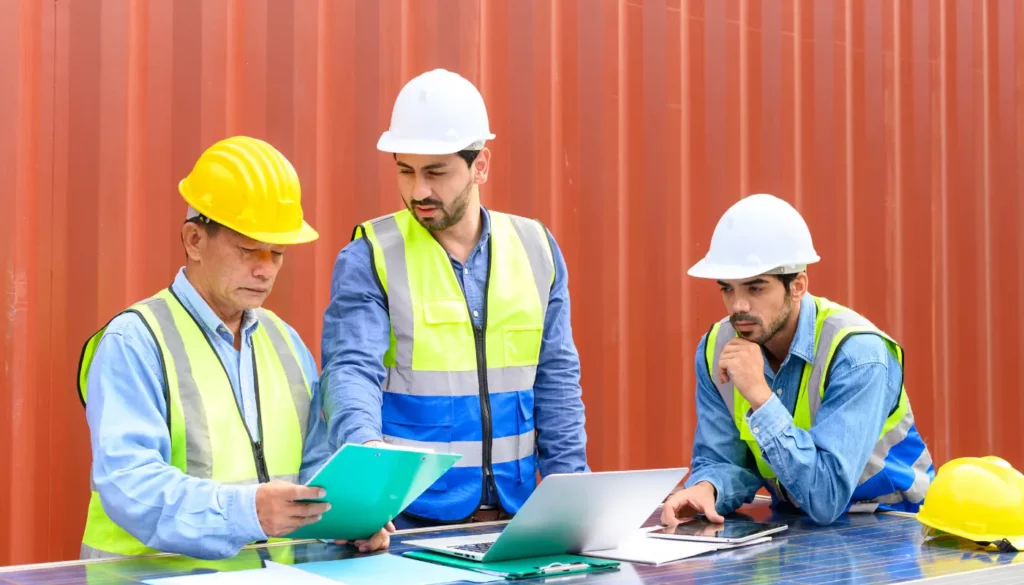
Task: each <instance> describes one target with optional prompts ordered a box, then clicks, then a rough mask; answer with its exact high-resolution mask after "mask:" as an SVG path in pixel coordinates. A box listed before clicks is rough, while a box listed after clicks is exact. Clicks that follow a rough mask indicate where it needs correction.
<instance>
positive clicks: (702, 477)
mask: <svg viewBox="0 0 1024 585" xmlns="http://www.w3.org/2000/svg"><path fill="white" fill-rule="evenodd" d="M713 476H714V473H713V472H707V473H695V474H691V475H690V477H689V478H688V479H687V480H686V481H685V482H683V488H686V489H688V488H692V487H693V486H695V485H697V484H698V483H700V482H702V481H706V482H708V483H710V484H711V485H712V486H713V487H714V488H715V510H721V509H722V482H721V481H718V480H717V479H715V478H714V477H713ZM719 514H721V512H719Z"/></svg>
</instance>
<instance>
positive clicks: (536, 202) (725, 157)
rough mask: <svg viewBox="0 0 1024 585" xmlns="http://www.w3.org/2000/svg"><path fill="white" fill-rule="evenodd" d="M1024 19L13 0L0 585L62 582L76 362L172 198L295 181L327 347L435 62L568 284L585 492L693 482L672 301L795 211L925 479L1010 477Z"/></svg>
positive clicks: (71, 534)
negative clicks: (745, 206)
mask: <svg viewBox="0 0 1024 585" xmlns="http://www.w3.org/2000/svg"><path fill="white" fill-rule="evenodd" d="M1022 51H1024V7H1022V6H1021V4H1020V3H1019V2H1015V1H1013V0H991V1H986V2H973V1H969V0H962V1H955V2H954V1H941V2H940V1H932V0H902V1H898V2H897V1H894V0H816V1H813V2H812V1H810V0H662V1H660V2H659V1H653V0H648V1H644V2H640V1H633V2H627V1H614V0H607V1H605V0H600V1H599V0H559V1H557V2H551V1H549V0H422V1H418V0H380V1H378V2H368V1H362V0H320V1H318V2H314V1H312V0H310V1H293V2H289V1H285V0H245V1H244V2H243V1H242V0H202V1H200V0H176V1H175V2H134V1H128V0H102V1H100V0H74V1H68V0H58V1H56V2H41V1H39V0H9V1H6V2H0V87H2V88H3V90H0V161H2V162H0V206H2V209H3V213H2V215H0V261H2V267H3V292H4V312H3V317H4V320H3V328H4V335H3V337H2V339H0V349H2V352H3V365H4V367H3V371H2V373H0V380H2V400H0V564H12V563H28V562H39V561H47V560H58V559H69V558H75V557H76V556H77V552H78V543H79V541H80V537H81V530H82V527H83V525H84V513H85V505H86V502H87V499H88V466H89V461H90V451H89V442H88V432H87V428H86V425H85V422H84V415H83V412H82V408H81V405H80V404H79V402H78V398H77V397H76V393H75V376H74V372H75V366H76V363H77V359H78V356H79V353H80V349H81V344H82V342H83V341H84V339H85V338H86V337H87V336H88V335H89V334H90V333H91V332H92V331H94V330H95V329H96V328H97V327H98V326H100V325H101V324H102V323H103V322H104V321H105V320H106V319H107V318H109V317H110V316H111V315H112V314H114V313H115V312H116V311H118V310H119V309H121V308H123V307H124V306H125V305H127V304H128V303H130V302H131V301H133V300H136V299H138V298H141V297H143V296H146V295H149V294H151V293H152V292H154V291H156V290H157V289H159V288H161V287H163V286H165V285H166V284H168V283H169V281H170V279H171V277H172V275H173V272H174V270H175V269H176V268H177V267H178V266H179V265H180V263H181V261H182V254H181V249H180V242H179V239H178V236H177V234H178V230H179V226H180V223H181V221H182V219H183V217H184V206H183V205H182V203H181V201H180V199H179V197H178V195H177V191H176V184H177V181H178V180H179V179H180V178H181V177H183V176H184V175H185V174H186V173H187V172H188V170H189V168H190V166H191V164H192V162H193V160H194V159H195V157H196V156H197V155H198V154H199V153H200V152H201V151H202V150H203V148H205V147H206V146H207V145H209V144H210V143H212V142H213V141H215V140H217V139H219V138H221V137H224V136H226V135H229V134H235V133H246V134H250V135H253V136H257V137H261V138H264V139H267V140H269V141H270V142H271V143H273V144H275V145H276V146H277V147H278V148H280V149H281V150H282V151H283V152H285V153H286V154H287V155H288V156H289V157H290V158H291V159H292V161H293V162H294V164H295V166H296V167H297V169H298V172H299V174H300V176H301V178H302V180H303V185H304V202H305V208H306V210H307V214H308V216H309V219H310V222H311V223H312V224H313V225H314V226H316V227H317V228H318V229H319V230H320V233H321V234H322V237H321V239H320V240H319V241H318V242H317V243H316V244H314V245H309V246H305V247H301V248H297V249H295V250H293V251H291V252H289V254H288V260H287V263H286V267H285V269H284V271H283V273H282V277H281V279H280V281H279V282H280V284H279V285H278V287H277V288H276V289H275V291H274V294H273V295H272V297H271V299H270V301H269V304H270V306H271V307H272V308H274V309H275V310H278V311H280V312H281V313H282V314H283V315H284V317H285V318H286V319H287V320H289V321H290V322H291V323H292V324H293V325H294V326H295V327H296V328H297V329H298V330H299V332H300V333H301V334H302V335H303V336H304V337H305V338H306V339H307V341H308V343H309V345H310V347H311V348H312V349H313V351H314V353H315V354H318V352H319V335H320V328H321V315H322V311H323V309H324V307H325V305H326V303H327V298H328V288H329V281H330V275H331V268H332V263H333V259H334V257H335V255H336V254H337V252H338V250H339V249H340V248H341V246H343V245H344V243H345V242H346V241H347V240H348V237H349V235H350V233H351V228H352V226H353V225H354V224H355V223H356V222H358V221H360V220H362V219H365V218H368V217H371V216H373V215H376V214H380V213H384V212H387V211H390V210H394V209H397V207H398V206H399V205H400V199H399V197H398V194H397V192H396V187H395V179H394V176H393V175H394V170H393V167H392V163H391V161H390V159H389V158H388V157H387V156H386V155H383V154H381V153H378V152H377V151H376V149H375V144H376V140H377V137H378V136H379V133H380V132H381V131H382V130H383V129H385V128H386V126H387V124H388V121H389V117H390V109H391V104H392V102H393V100H394V97H395V95H396V94H397V92H398V90H399V88H400V87H401V86H402V84H403V83H404V82H405V81H406V80H408V79H409V78H411V77H412V76H414V75H416V74H418V73H420V72H422V71H424V70H426V69H428V68H433V67H445V68H449V69H453V70H456V71H458V72H460V73H462V74H463V75H465V76H467V77H468V78H470V79H471V80H473V81H474V82H476V83H477V84H479V87H480V88H481V90H482V91H483V94H484V96H485V98H486V100H487V102H488V106H489V110H490V114H491V119H492V123H493V130H494V132H495V133H496V134H497V139H496V140H495V141H494V142H493V144H492V145H491V148H492V150H493V152H494V158H493V170H492V174H491V180H490V182H489V183H488V185H487V186H486V188H485V190H484V200H485V202H486V204H488V205H490V206H492V207H495V208H498V209H502V210H507V211H510V212H516V213H522V214H528V215H533V216H536V217H539V218H540V219H542V220H543V221H545V222H546V223H547V225H548V226H549V227H550V228H551V229H552V230H553V232H554V234H555V236H556V237H557V238H558V240H559V243H560V244H561V246H562V247H563V249H564V251H565V255H566V259H567V262H568V265H569V269H570V288H571V292H572V301H573V304H572V307H573V324H574V328H575V334H576V339H577V343H578V345H579V349H580V353H581V356H582V361H583V387H584V397H585V400H586V404H587V414H588V430H589V433H590V449H589V452H590V460H591V464H592V466H593V467H594V468H595V469H621V468H639V467H656V466H669V465H676V464H681V463H686V462H688V461H689V455H690V441H691V440H692V435H693V428H694V412H693V378H694V376H693V361H694V356H693V352H694V347H695V344H696V342H697V340H698V339H699V337H700V335H701V334H702V333H703V332H704V331H705V330H706V329H707V327H708V326H709V324H710V323H711V322H712V321H713V320H715V319H718V318H719V317H720V316H721V315H722V314H723V308H722V306H721V302H720V300H719V298H718V292H717V290H716V288H715V286H714V285H713V284H711V283H707V282H703V281H696V280H692V279H690V278H688V277H687V276H686V275H685V270H686V269H687V268H688V267H689V266H690V264H691V263H693V262H695V261H696V260H697V259H698V258H700V257H701V256H702V255H703V254H704V252H705V250H706V247H707V243H708V239H709V238H710V236H711V232H712V230H713V228H714V225H715V222H716V221H717V219H718V217H719V215H720V214H721V213H722V212H723V211H724V210H725V208H726V207H727V206H728V205H729V204H730V203H731V202H732V201H734V200H736V199H737V198H738V197H740V196H741V195H742V194H746V193H754V192H772V193H775V194H778V195H780V196H782V197H785V198H787V199H789V200H790V201H793V202H794V203H795V204H796V205H797V206H798V208H799V209H800V210H801V211H802V212H803V213H804V214H805V216H806V217H807V219H808V222H809V223H810V225H811V228H812V231H813V233H814V235H815V238H816V244H817V247H818V250H819V252H820V253H821V255H822V256H823V262H822V263H821V264H819V265H816V266H815V267H814V268H813V269H812V271H811V273H810V275H811V282H812V287H811V289H812V292H814V293H817V294H820V295H824V296H827V297H830V298H832V299H834V300H837V301H839V302H843V303H847V304H851V305H852V306H853V307H855V308H857V309H858V310H860V311H861V312H863V313H865V314H866V315H868V316H869V317H871V318H872V319H874V320H875V321H876V323H878V324H879V325H880V326H881V327H883V328H885V329H887V330H888V331H889V332H891V333H892V334H893V335H894V336H896V337H897V338H898V339H899V340H901V341H902V342H903V344H904V345H905V347H906V351H907V356H908V371H907V384H908V388H909V391H910V392H911V397H912V400H913V405H914V409H915V413H916V416H917V420H918V424H919V426H920V429H921V432H922V434H923V435H924V436H925V438H926V440H927V441H928V442H929V444H930V446H931V449H932V453H933V455H934V456H935V458H936V460H937V462H942V461H946V460H948V459H950V458H952V457H956V456H960V455H982V454H997V455H1001V456H1003V457H1005V458H1007V459H1009V460H1010V461H1011V462H1013V463H1014V464H1015V465H1017V466H1018V467H1024V430H1022V427H1021V426H1020V421H1021V420H1022V418H1024V393H1022V392H1021V390H1020V380H1021V379H1022V376H1024V365H1022V362H1021V361H1019V360H1020V359H1021V358H1022V357H1024V351H1022V345H1021V335H1020V332H1019V325H1020V323H1021V322H1022V320H1024V312H1022V308H1021V307H1022V303H1024V235H1022V234H1024V231H1022V230H1021V229H1020V226H1021V225H1022V224H1024V179H1022V177H1021V175H1020V171H1019V169H1021V168H1024V143H1022V141H1024V138H1022V137H1024V132H1022V129H1024V128H1022V124H1024V89H1021V87H1022V84H1024V52H1022Z"/></svg>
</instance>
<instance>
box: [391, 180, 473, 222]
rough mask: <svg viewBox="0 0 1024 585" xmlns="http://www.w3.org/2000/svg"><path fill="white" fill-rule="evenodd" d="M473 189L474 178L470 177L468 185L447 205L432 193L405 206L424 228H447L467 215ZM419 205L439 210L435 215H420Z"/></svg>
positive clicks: (408, 202)
mask: <svg viewBox="0 0 1024 585" xmlns="http://www.w3.org/2000/svg"><path fill="white" fill-rule="evenodd" d="M472 190H473V180H472V179H470V180H469V182H468V183H466V187H465V188H464V189H462V191H461V192H459V194H458V195H457V196H456V197H455V199H453V200H452V202H451V203H449V204H448V205H445V204H444V203H443V202H442V201H441V200H440V199H438V198H437V197H434V196H433V195H431V196H430V197H427V198H426V199H422V200H420V201H407V202H406V204H405V206H406V207H407V208H408V209H409V212H410V213H412V216H413V217H415V218H416V221H417V222H418V223H419V224H420V225H421V226H423V227H424V228H426V229H428V230H430V231H441V230H446V229H448V228H450V227H452V226H453V225H455V224H457V223H459V222H460V221H462V218H463V217H465V215H466V209H468V208H469V194H470V191H472ZM417 207H433V208H434V209H436V210H437V211H436V212H435V214H434V216H433V217H420V215H419V214H417V213H416V208H417Z"/></svg>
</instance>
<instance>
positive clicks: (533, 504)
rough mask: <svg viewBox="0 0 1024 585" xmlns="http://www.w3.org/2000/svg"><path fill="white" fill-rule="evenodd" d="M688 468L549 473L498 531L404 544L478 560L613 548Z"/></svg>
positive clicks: (639, 524)
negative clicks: (503, 527) (502, 528)
mask: <svg viewBox="0 0 1024 585" xmlns="http://www.w3.org/2000/svg"><path fill="white" fill-rule="evenodd" d="M688 472H689V468H687V467H679V468H674V469H646V470H637V471H607V472H591V473H570V474H553V475H549V476H547V477H546V478H544V480H543V481H541V483H540V485H539V486H537V489H536V490H534V492H533V494H531V495H530V497H529V499H528V500H527V501H526V503H525V504H523V507H522V508H520V509H519V512H518V513H517V514H516V515H515V516H514V517H513V518H512V520H510V521H509V523H508V524H507V525H506V526H505V529H504V530H503V531H501V532H494V533H488V534H478V535H473V536H453V537H445V538H424V539H417V540H406V541H404V544H411V545H413V546H418V547H420V548H424V549H427V550H431V551H435V552H439V553H444V554H448V555H453V556H457V557H462V558H466V559H471V560H474V561H480V562H493V561H504V560H509V559H525V558H530V557H539V556H545V555H558V554H575V553H580V552H586V551H595V550H606V549H611V548H616V547H618V546H619V544H620V543H622V542H623V541H625V539H627V538H629V537H630V536H632V535H633V534H635V533H636V531H637V529H639V528H640V527H641V526H642V525H643V523H644V522H645V521H646V520H647V519H648V518H649V517H650V515H651V514H652V513H653V512H654V511H655V509H656V508H657V507H658V505H659V504H661V502H662V501H663V500H664V499H665V498H666V497H668V495H669V493H670V492H671V491H672V489H673V488H675V487H676V485H678V484H679V483H680V482H682V481H683V478H685V477H686V474H687V473H688Z"/></svg>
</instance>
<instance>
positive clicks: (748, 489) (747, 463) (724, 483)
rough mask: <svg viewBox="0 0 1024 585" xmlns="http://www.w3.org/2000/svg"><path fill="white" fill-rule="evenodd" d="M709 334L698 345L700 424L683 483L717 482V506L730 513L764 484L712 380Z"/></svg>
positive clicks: (715, 484)
mask: <svg viewBox="0 0 1024 585" xmlns="http://www.w3.org/2000/svg"><path fill="white" fill-rule="evenodd" d="M706 343H707V335H705V336H704V338H702V339H701V341H700V343H699V344H698V345H697V355H696V359H695V362H694V368H695V370H696V372H695V373H696V377H697V391H696V412H697V428H696V430H695V432H694V438H693V461H692V463H691V470H690V476H689V477H688V478H687V480H686V482H685V483H684V486H685V487H691V486H693V485H695V484H697V483H699V482H702V481H706V482H709V483H710V484H711V485H713V486H715V492H716V493H717V496H716V499H715V510H716V511H717V512H718V513H719V514H728V513H730V512H733V511H734V510H736V508H739V507H740V506H741V505H743V504H744V503H750V502H752V501H753V500H754V496H755V495H756V494H757V490H759V489H760V488H761V486H763V485H764V481H763V480H762V479H761V474H760V473H758V472H757V471H756V468H755V467H754V465H753V463H752V457H751V455H750V449H749V448H748V447H747V444H746V443H744V442H743V441H742V440H741V439H740V432H739V430H738V429H737V428H736V422H735V421H734V419H733V415H732V413H731V412H729V409H728V407H727V406H726V404H725V402H724V401H723V400H722V397H721V396H720V395H719V393H718V388H717V387H716V386H715V385H714V384H713V383H712V382H711V377H710V376H709V375H708V369H707V363H706V360H705V357H704V351H705V344H706Z"/></svg>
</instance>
